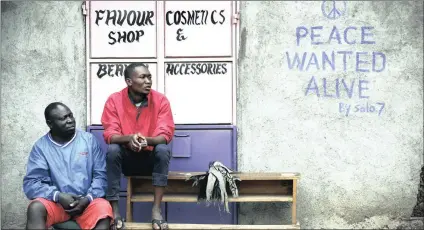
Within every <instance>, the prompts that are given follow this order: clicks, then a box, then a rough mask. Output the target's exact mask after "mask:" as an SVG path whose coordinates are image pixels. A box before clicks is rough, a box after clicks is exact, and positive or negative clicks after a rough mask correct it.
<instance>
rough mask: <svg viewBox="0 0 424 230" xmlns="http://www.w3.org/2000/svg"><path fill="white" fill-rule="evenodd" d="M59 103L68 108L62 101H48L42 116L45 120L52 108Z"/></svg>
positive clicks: (47, 118)
mask: <svg viewBox="0 0 424 230" xmlns="http://www.w3.org/2000/svg"><path fill="white" fill-rule="evenodd" d="M59 105H61V106H63V107H66V108H68V106H66V105H65V104H63V103H62V102H52V103H50V104H49V105H48V106H47V107H46V109H44V118H45V119H46V121H47V120H49V119H50V113H51V112H52V111H53V109H56V108H57V106H59Z"/></svg>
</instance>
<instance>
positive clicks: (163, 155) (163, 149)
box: [154, 144, 171, 163]
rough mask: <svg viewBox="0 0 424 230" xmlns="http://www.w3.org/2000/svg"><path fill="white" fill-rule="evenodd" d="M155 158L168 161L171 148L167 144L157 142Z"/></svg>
mask: <svg viewBox="0 0 424 230" xmlns="http://www.w3.org/2000/svg"><path fill="white" fill-rule="evenodd" d="M154 152H155V159H156V160H158V161H161V162H167V163H168V162H169V160H170V159H171V149H170V148H169V146H168V145H165V144H159V145H156V147H155V149H154Z"/></svg>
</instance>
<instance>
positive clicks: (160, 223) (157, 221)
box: [152, 219, 168, 229]
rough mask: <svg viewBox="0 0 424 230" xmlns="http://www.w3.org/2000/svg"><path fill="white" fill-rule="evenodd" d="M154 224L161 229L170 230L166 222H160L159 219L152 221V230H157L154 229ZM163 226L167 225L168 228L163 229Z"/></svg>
mask: <svg viewBox="0 0 424 230" xmlns="http://www.w3.org/2000/svg"><path fill="white" fill-rule="evenodd" d="M154 224H157V225H158V226H159V229H168V223H167V222H166V221H165V220H158V219H153V220H152V229H155V228H154V227H153V225H154ZM162 224H166V225H167V226H166V228H162Z"/></svg>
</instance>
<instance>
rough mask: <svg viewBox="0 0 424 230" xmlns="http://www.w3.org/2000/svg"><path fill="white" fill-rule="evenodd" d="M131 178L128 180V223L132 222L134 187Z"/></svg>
mask: <svg viewBox="0 0 424 230" xmlns="http://www.w3.org/2000/svg"><path fill="white" fill-rule="evenodd" d="M131 182H132V181H131V177H128V178H127V220H126V221H127V222H132V221H133V220H132V217H133V215H132V214H133V213H132V202H131V198H132V185H131Z"/></svg>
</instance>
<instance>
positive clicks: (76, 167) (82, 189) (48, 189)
mask: <svg viewBox="0 0 424 230" xmlns="http://www.w3.org/2000/svg"><path fill="white" fill-rule="evenodd" d="M23 182H24V183H23V190H24V193H25V195H26V196H27V198H28V199H30V200H32V199H35V198H45V199H47V200H50V201H54V202H57V201H58V196H57V195H58V194H59V192H63V193H70V194H74V195H77V196H78V195H82V196H88V197H89V199H90V200H91V201H92V200H93V199H95V198H99V197H104V196H105V191H106V188H107V180H106V154H105V153H103V152H102V151H101V149H100V145H99V143H98V141H97V140H96V138H95V137H94V136H93V134H91V133H88V132H85V131H81V130H79V129H77V130H76V132H75V136H74V137H73V139H72V140H71V141H69V142H68V143H66V144H64V145H60V144H58V143H56V142H54V141H53V139H52V138H51V136H50V133H47V134H46V135H44V136H43V137H41V138H40V139H38V140H37V141H36V142H35V144H34V146H33V148H32V150H31V153H30V155H29V159H28V164H27V173H26V175H25V177H24V180H23Z"/></svg>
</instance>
